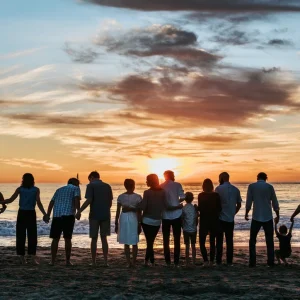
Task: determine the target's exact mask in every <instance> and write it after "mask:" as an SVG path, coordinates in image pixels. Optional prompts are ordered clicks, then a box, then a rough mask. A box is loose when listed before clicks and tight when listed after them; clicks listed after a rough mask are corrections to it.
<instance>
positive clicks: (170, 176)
mask: <svg viewBox="0 0 300 300" xmlns="http://www.w3.org/2000/svg"><path fill="white" fill-rule="evenodd" d="M164 177H165V180H172V181H175V175H174V172H173V171H171V170H167V171H165V172H164Z"/></svg>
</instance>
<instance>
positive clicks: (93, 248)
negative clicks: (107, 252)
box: [91, 237, 98, 266]
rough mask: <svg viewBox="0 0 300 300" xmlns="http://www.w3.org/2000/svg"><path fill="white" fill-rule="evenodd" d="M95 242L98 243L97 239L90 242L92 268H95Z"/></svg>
mask: <svg viewBox="0 0 300 300" xmlns="http://www.w3.org/2000/svg"><path fill="white" fill-rule="evenodd" d="M97 242H98V237H96V238H92V241H91V255H92V266H96V256H97Z"/></svg>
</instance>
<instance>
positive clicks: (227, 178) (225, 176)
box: [219, 172, 230, 181]
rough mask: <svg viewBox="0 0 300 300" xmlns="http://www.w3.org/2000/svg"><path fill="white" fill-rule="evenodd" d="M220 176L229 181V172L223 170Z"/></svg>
mask: <svg viewBox="0 0 300 300" xmlns="http://www.w3.org/2000/svg"><path fill="white" fill-rule="evenodd" d="M219 177H220V178H222V179H223V180H224V181H229V178H230V176H229V174H228V173H227V172H222V173H221V174H220V175H219Z"/></svg>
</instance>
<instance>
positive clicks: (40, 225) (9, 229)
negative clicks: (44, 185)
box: [0, 217, 300, 236]
mask: <svg viewBox="0 0 300 300" xmlns="http://www.w3.org/2000/svg"><path fill="white" fill-rule="evenodd" d="M280 224H286V225H287V226H288V227H289V226H290V221H289V218H288V217H281V219H280V222H279V225H280ZM250 225H251V221H249V222H246V221H245V220H244V219H243V218H242V217H238V218H236V221H235V230H238V231H245V230H250ZM50 227H51V222H50V223H49V224H46V223H45V222H44V221H42V220H37V230H38V235H39V236H40V235H49V234H50ZM114 227H115V225H114V221H112V222H111V231H112V232H114ZM294 228H295V229H296V230H297V229H300V222H295V225H294ZM74 234H89V220H87V219H83V220H80V221H77V220H76V222H75V226H74ZM15 235H16V221H9V220H1V221H0V236H15Z"/></svg>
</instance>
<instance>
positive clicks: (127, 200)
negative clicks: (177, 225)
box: [115, 179, 142, 267]
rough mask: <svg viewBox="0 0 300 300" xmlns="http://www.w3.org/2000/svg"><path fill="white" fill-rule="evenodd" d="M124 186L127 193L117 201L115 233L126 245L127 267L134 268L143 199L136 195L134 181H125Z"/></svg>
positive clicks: (120, 241) (119, 240) (121, 242)
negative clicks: (140, 205)
mask: <svg viewBox="0 0 300 300" xmlns="http://www.w3.org/2000/svg"><path fill="white" fill-rule="evenodd" d="M124 186H125V189H126V192H125V193H124V194H121V195H120V196H119V197H118V200H117V205H118V206H117V212H116V220H115V232H116V233H117V234H118V239H117V240H118V242H119V243H120V244H123V245H124V250H125V256H126V261H127V266H128V267H131V266H132V267H134V266H135V264H136V257H137V252H138V246H137V244H138V242H139V234H140V233H141V223H140V210H139V204H140V203H141V201H142V197H141V196H140V195H138V194H136V193H134V190H135V182H134V180H132V179H125V181H124ZM121 208H122V212H121ZM120 212H121V214H120ZM130 246H132V262H131V259H130Z"/></svg>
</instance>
